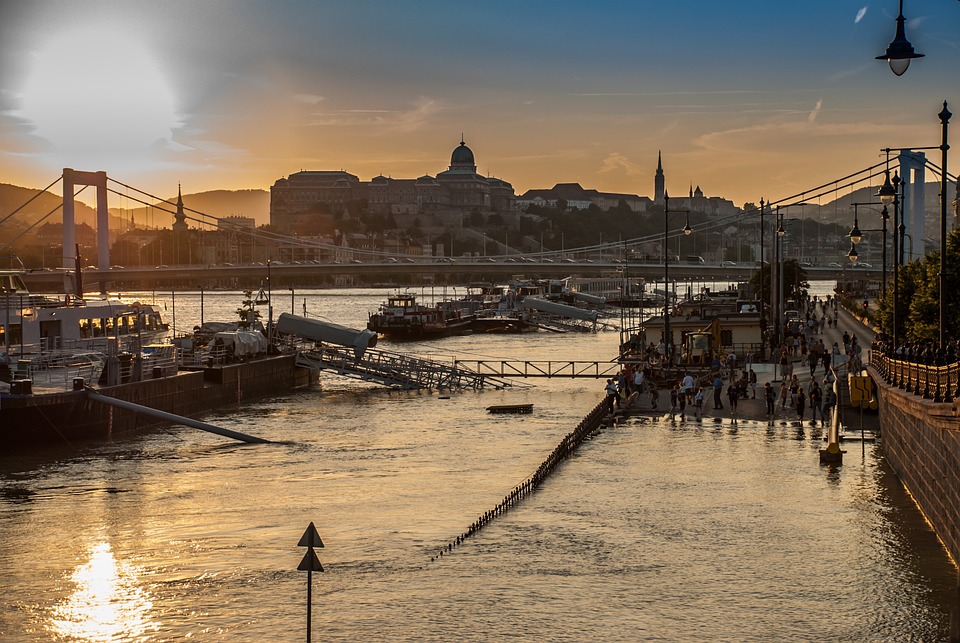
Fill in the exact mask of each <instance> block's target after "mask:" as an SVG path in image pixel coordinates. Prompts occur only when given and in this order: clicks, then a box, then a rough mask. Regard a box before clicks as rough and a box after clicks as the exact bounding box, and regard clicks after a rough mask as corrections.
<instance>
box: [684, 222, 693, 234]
mask: <svg viewBox="0 0 960 643" xmlns="http://www.w3.org/2000/svg"><path fill="white" fill-rule="evenodd" d="M692 232H693V228H691V227H690V224H689V223H687V225H685V226H683V234H685V235H690V234H691V233H692Z"/></svg>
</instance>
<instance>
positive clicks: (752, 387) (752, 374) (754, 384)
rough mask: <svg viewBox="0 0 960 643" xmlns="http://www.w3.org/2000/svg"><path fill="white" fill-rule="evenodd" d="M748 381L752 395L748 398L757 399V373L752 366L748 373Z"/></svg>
mask: <svg viewBox="0 0 960 643" xmlns="http://www.w3.org/2000/svg"><path fill="white" fill-rule="evenodd" d="M748 378H749V382H750V392H751V393H752V396H751V398H750V399H753V400H755V399H757V374H756V372H754V370H753V368H751V369H750V374H749V375H748Z"/></svg>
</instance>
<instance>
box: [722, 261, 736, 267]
mask: <svg viewBox="0 0 960 643" xmlns="http://www.w3.org/2000/svg"><path fill="white" fill-rule="evenodd" d="M720 265H721V266H722V267H724V268H733V267H735V266H736V265H737V262H736V261H729V260H727V261H721V262H720Z"/></svg>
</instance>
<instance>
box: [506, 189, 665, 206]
mask: <svg viewBox="0 0 960 643" xmlns="http://www.w3.org/2000/svg"><path fill="white" fill-rule="evenodd" d="M561 201H565V202H566V204H567V208H569V209H572V208H576V209H578V210H586V209H587V208H589V207H590V206H591V205H595V206H597V207H598V208H600V209H601V210H604V211H606V210H609V209H610V208H615V207H617V206H618V205H620V203H621V202H623V203H626V205H627V207H629V208H630V209H631V210H633V211H634V212H646V211H647V209H648V208H649V206H650V205H651V204H652V202H651V201H650V199H649V198H648V197H645V196H637V195H636V194H620V193H617V192H599V191H598V190H594V189H586V188H584V187H583V186H581V185H580V184H579V183H557V184H556V185H554V186H553V187H552V188H550V189H549V190H527V191H526V192H524V193H523V194H522V195H521V196H519V197H517V200H516V203H517V207H518V208H520V209H525V208H526V207H527V206H529V205H539V206H545V207H551V208H555V207H557V204H558V203H559V202H561Z"/></svg>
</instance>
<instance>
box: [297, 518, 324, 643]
mask: <svg viewBox="0 0 960 643" xmlns="http://www.w3.org/2000/svg"><path fill="white" fill-rule="evenodd" d="M297 547H306V548H307V553H306V554H304V556H303V559H302V560H301V561H300V564H299V565H297V571H301V572H307V643H310V615H311V612H312V611H313V610H312V607H311V603H312V600H313V572H322V571H323V565H321V564H320V559H319V558H317V554H316V552H314V551H313V548H314V547H323V541H322V540H320V534H319V533H317V528H316V527H315V526H314V525H313V523H312V522H311V523H310V524H309V525H307V529H306V531H304V532H303V535H302V536H301V537H300V542H298V543H297Z"/></svg>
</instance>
